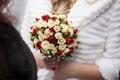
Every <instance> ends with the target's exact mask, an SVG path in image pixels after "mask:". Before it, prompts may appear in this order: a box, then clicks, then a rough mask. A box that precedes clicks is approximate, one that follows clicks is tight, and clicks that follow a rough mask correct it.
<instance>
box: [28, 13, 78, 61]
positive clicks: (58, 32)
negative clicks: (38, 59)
mask: <svg viewBox="0 0 120 80" xmlns="http://www.w3.org/2000/svg"><path fill="white" fill-rule="evenodd" d="M77 32H78V30H77V29H76V28H74V26H73V24H72V22H70V21H68V20H67V18H66V16H65V15H60V14H56V13H49V14H45V15H43V16H41V17H40V18H36V20H35V22H34V24H33V25H32V27H31V32H30V33H31V41H32V43H33V47H34V48H35V49H38V50H40V53H41V54H43V55H44V56H46V58H54V59H57V60H58V61H61V60H64V59H67V58H69V57H71V53H73V51H74V49H75V48H77V44H78V41H77V39H78V35H77Z"/></svg>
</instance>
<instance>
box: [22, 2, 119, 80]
mask: <svg viewBox="0 0 120 80" xmlns="http://www.w3.org/2000/svg"><path fill="white" fill-rule="evenodd" d="M51 9H52V4H51V0H29V1H28V3H27V8H26V13H25V16H24V19H23V23H22V26H21V35H22V37H23V39H24V40H25V42H26V43H27V44H28V46H29V47H30V49H31V50H32V52H34V53H36V52H38V51H36V50H34V49H33V48H32V45H31V41H30V34H29V32H30V26H31V25H32V23H33V21H34V19H35V18H36V17H39V16H41V15H43V14H46V13H49V12H50V11H51ZM68 20H71V21H72V22H73V24H74V25H75V26H76V27H77V28H78V29H79V41H80V44H79V45H78V49H76V50H75V52H74V54H73V57H72V58H71V59H70V60H73V61H77V62H79V63H86V64H96V65H97V66H98V68H99V71H100V73H101V75H102V76H103V78H104V79H105V80H119V79H118V77H119V70H120V0H97V1H96V2H95V3H93V4H89V3H87V2H86V0H77V2H76V3H75V4H74V6H73V7H72V8H71V10H70V13H69V14H68ZM53 73H54V72H53V71H51V70H47V69H39V71H38V80H52V77H53V75H54V74H53ZM68 80H77V79H75V78H73V79H68Z"/></svg>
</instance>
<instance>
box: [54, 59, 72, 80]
mask: <svg viewBox="0 0 120 80" xmlns="http://www.w3.org/2000/svg"><path fill="white" fill-rule="evenodd" d="M70 66H71V63H70V62H68V61H61V62H59V63H58V65H57V68H56V70H55V74H54V80H65V79H66V78H68V77H70V75H71V73H72V72H71V67H70Z"/></svg>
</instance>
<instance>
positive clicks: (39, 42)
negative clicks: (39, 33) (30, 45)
mask: <svg viewBox="0 0 120 80" xmlns="http://www.w3.org/2000/svg"><path fill="white" fill-rule="evenodd" d="M41 43H42V42H41V41H38V42H37V43H36V48H38V49H41Z"/></svg>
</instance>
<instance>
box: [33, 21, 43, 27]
mask: <svg viewBox="0 0 120 80" xmlns="http://www.w3.org/2000/svg"><path fill="white" fill-rule="evenodd" d="M34 26H35V27H38V28H41V27H42V26H41V23H40V22H35V23H34Z"/></svg>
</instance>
